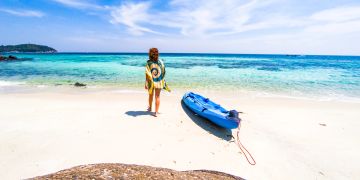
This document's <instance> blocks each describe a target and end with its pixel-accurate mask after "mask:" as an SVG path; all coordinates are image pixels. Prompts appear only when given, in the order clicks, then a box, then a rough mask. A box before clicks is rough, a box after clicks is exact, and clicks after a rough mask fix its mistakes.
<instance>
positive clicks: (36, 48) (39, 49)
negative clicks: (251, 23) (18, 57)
mask: <svg viewBox="0 0 360 180" xmlns="http://www.w3.org/2000/svg"><path fill="white" fill-rule="evenodd" d="M5 52H30V53H56V52H57V51H56V49H54V48H51V47H48V46H43V45H37V44H19V45H8V46H3V45H2V46H0V53H5Z"/></svg>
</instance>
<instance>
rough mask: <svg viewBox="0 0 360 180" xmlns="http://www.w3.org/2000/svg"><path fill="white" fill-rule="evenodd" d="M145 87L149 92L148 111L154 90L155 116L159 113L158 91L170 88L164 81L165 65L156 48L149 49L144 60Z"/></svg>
mask: <svg viewBox="0 0 360 180" xmlns="http://www.w3.org/2000/svg"><path fill="white" fill-rule="evenodd" d="M145 77H146V82H145V89H147V90H148V92H149V106H148V109H147V110H148V111H151V109H152V108H151V107H152V102H153V96H154V91H155V113H154V114H153V115H154V116H155V117H157V115H158V114H159V106H160V92H161V89H165V90H167V91H169V92H170V89H169V88H168V86H167V85H166V82H165V65H164V63H163V62H162V61H161V60H159V51H158V49H157V48H151V49H150V50H149V60H148V61H147V62H146V67H145Z"/></svg>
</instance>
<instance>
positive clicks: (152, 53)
mask: <svg viewBox="0 0 360 180" xmlns="http://www.w3.org/2000/svg"><path fill="white" fill-rule="evenodd" d="M158 59H159V50H158V49H157V48H150V50H149V60H152V61H158Z"/></svg>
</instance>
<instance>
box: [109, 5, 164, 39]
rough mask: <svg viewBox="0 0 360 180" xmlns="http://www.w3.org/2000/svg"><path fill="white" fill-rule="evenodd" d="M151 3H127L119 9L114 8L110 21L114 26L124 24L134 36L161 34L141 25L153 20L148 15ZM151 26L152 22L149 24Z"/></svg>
mask: <svg viewBox="0 0 360 180" xmlns="http://www.w3.org/2000/svg"><path fill="white" fill-rule="evenodd" d="M149 7H150V3H148V2H142V3H137V4H136V3H126V4H123V5H121V6H119V7H112V8H111V9H112V10H111V17H112V19H111V20H110V22H111V23H113V24H124V25H126V26H127V27H128V30H129V32H130V33H131V34H133V35H142V34H143V33H144V32H149V33H155V34H161V33H159V32H156V31H153V30H151V29H149V28H146V27H144V26H142V25H140V24H141V23H146V22H149V20H150V19H151V17H150V15H149V14H148V10H149ZM149 23H150V24H151V22H149Z"/></svg>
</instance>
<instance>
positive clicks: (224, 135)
mask: <svg viewBox="0 0 360 180" xmlns="http://www.w3.org/2000/svg"><path fill="white" fill-rule="evenodd" d="M181 107H182V109H183V110H184V112H185V113H186V114H187V115H188V116H189V117H190V119H191V120H192V121H194V123H195V124H197V125H198V126H200V127H201V128H203V129H204V130H205V131H207V132H209V133H210V134H212V135H214V136H216V137H218V138H221V139H223V140H225V141H230V140H231V139H232V138H233V136H232V132H231V130H230V129H225V128H221V127H219V126H217V125H215V124H214V123H212V122H211V121H209V120H206V119H204V118H202V117H200V116H198V115H197V114H195V113H194V112H193V111H191V110H190V109H189V108H188V107H187V106H186V105H185V103H184V101H182V100H181Z"/></svg>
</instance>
